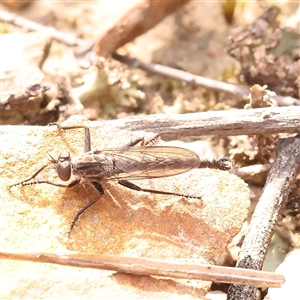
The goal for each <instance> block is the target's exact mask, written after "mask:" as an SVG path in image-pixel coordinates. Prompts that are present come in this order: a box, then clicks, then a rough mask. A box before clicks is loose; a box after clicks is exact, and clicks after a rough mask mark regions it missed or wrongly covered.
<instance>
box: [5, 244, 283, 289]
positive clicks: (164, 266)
mask: <svg viewBox="0 0 300 300" xmlns="http://www.w3.org/2000/svg"><path fill="white" fill-rule="evenodd" d="M0 258H2V259H3V258H4V259H14V260H27V261H33V262H42V263H53V264H59V265H67V266H75V267H81V268H93V269H102V270H112V271H117V272H122V273H129V274H138V275H148V276H151V275H153V276H163V277H171V278H172V277H173V278H183V279H197V280H204V281H215V282H220V283H235V284H252V285H254V286H258V287H280V286H281V285H282V284H283V283H284V277H283V276H282V275H278V274H274V273H270V272H262V271H256V270H245V269H238V268H229V267H221V266H213V265H204V264H196V263H185V262H174V261H172V262H168V261H165V260H158V259H150V258H141V257H124V256H118V255H109V254H87V253H71V252H67V253H57V254H55V253H45V252H22V251H2V250H0Z"/></svg>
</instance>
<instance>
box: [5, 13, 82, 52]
mask: <svg viewBox="0 0 300 300" xmlns="http://www.w3.org/2000/svg"><path fill="white" fill-rule="evenodd" d="M0 20H1V21H3V22H6V23H8V24H12V25H14V26H17V27H20V28H24V29H27V30H32V31H37V32H43V33H44V34H46V35H48V36H50V37H51V38H53V39H54V40H56V41H58V42H62V43H64V44H65V45H67V46H71V47H75V46H79V45H81V44H82V43H86V42H85V41H84V40H82V39H78V38H76V36H75V35H73V34H69V33H64V32H61V31H59V30H57V29H55V28H54V27H49V26H44V25H41V24H39V23H36V22H33V21H30V20H28V19H25V18H22V17H19V16H17V15H15V14H12V13H9V12H6V11H1V13H0Z"/></svg>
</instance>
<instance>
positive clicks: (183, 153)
mask: <svg viewBox="0 0 300 300" xmlns="http://www.w3.org/2000/svg"><path fill="white" fill-rule="evenodd" d="M103 152H104V153H107V154H109V155H110V156H111V157H113V159H114V165H115V170H114V172H112V173H110V174H109V176H107V177H106V178H105V179H107V180H108V179H130V180H134V179H136V180H137V179H147V178H159V177H167V176H173V175H177V174H182V173H185V172H188V171H189V170H191V169H194V168H198V167H199V157H198V155H197V154H196V153H194V152H193V151H190V150H188V149H184V148H179V147H169V146H148V147H132V148H129V149H128V150H126V151H122V152H119V153H118V152H117V151H116V150H104V151H103Z"/></svg>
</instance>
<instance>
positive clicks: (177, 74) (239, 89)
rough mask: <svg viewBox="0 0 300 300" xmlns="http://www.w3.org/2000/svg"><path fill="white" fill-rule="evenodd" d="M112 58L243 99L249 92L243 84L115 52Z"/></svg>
mask: <svg viewBox="0 0 300 300" xmlns="http://www.w3.org/2000/svg"><path fill="white" fill-rule="evenodd" d="M112 58H113V59H115V60H117V61H119V62H122V63H124V64H127V65H129V66H132V67H134V68H139V69H141V70H144V71H146V72H149V73H154V74H160V75H163V76H167V77H169V78H172V79H175V80H179V81H181V82H184V83H187V84H192V85H196V86H201V87H205V88H209V89H213V90H216V91H220V92H228V93H231V94H234V95H239V96H242V97H243V98H245V99H246V98H247V96H248V94H249V89H248V88H247V87H244V86H238V85H234V84H229V83H226V82H221V81H217V80H213V79H209V78H205V77H201V76H197V75H194V74H191V73H189V72H185V71H181V70H177V69H174V68H170V67H166V66H163V65H158V64H151V63H144V62H142V61H140V60H138V59H136V58H131V57H129V56H124V55H120V54H117V53H113V54H112Z"/></svg>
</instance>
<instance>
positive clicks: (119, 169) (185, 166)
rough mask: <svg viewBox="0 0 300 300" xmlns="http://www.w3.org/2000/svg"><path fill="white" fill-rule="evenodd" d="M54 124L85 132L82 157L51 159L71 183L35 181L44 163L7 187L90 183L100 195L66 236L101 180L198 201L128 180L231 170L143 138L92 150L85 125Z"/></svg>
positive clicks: (219, 161) (227, 163) (225, 162)
mask: <svg viewBox="0 0 300 300" xmlns="http://www.w3.org/2000/svg"><path fill="white" fill-rule="evenodd" d="M53 125H57V126H58V128H59V129H63V130H66V129H76V128H84V130H85V141H84V153H83V154H82V155H81V156H79V157H78V158H72V157H71V154H70V153H69V152H67V151H63V152H62V153H61V154H60V155H59V157H58V159H54V158H53V157H51V163H52V164H53V165H54V166H55V170H56V173H57V175H58V177H59V179H60V180H62V181H69V179H70V178H71V175H73V177H74V180H73V181H72V182H70V183H68V184H58V183H54V182H51V181H48V180H35V178H36V176H37V175H38V174H39V173H40V172H41V171H42V170H44V169H45V168H46V167H47V166H48V165H49V164H46V165H44V166H42V167H41V168H40V169H39V170H38V171H37V172H35V173H34V174H33V175H32V176H30V177H29V178H27V179H25V180H22V181H21V182H18V183H15V184H13V185H11V186H10V187H13V186H17V185H22V186H25V185H32V184H41V183H46V184H51V185H54V186H57V187H64V188H71V187H73V186H75V185H76V184H78V183H79V182H80V180H81V179H82V178H84V179H86V180H89V181H90V182H91V184H92V185H93V186H94V187H95V189H96V190H97V191H98V192H99V195H98V196H97V197H96V198H95V199H93V200H92V201H90V202H89V203H88V204H86V205H85V206H84V207H83V208H81V209H80V210H79V211H78V212H77V214H76V215H75V217H74V219H73V221H72V223H71V226H70V230H69V234H70V232H71V231H72V229H73V227H74V225H75V223H76V221H77V220H78V218H79V216H80V215H81V214H82V213H83V212H84V211H86V210H87V209H88V208H89V207H91V206H92V205H93V204H95V203H96V202H97V201H98V200H99V199H100V198H101V196H102V195H103V194H104V190H103V188H102V186H101V183H100V182H101V181H107V180H116V181H117V182H118V183H119V184H120V185H122V186H124V187H126V188H129V189H132V190H135V191H141V192H149V193H154V194H162V195H175V196H185V197H193V198H201V197H195V196H187V195H183V194H180V193H174V192H166V191H159V190H154V189H146V188H141V187H139V186H138V185H136V184H134V183H132V182H130V181H128V180H140V179H151V178H161V177H168V176H173V175H178V174H182V173H185V172H188V171H189V170H192V169H197V168H215V169H220V170H229V169H231V168H232V167H233V163H232V161H231V160H230V158H228V157H216V158H212V159H207V158H204V159H203V158H200V157H199V156H198V155H197V154H196V153H195V152H193V151H191V150H188V149H184V148H180V147H173V146H171V147H170V146H147V144H149V143H150V142H151V141H152V140H151V141H150V142H148V143H146V144H145V141H144V139H143V138H140V139H137V140H136V141H134V142H132V143H130V144H128V145H126V146H124V147H121V148H119V149H105V150H93V151H92V150H91V139H90V130H89V128H87V127H85V126H68V127H65V126H61V125H59V124H57V123H53ZM138 143H142V144H143V145H144V146H136V145H137V144H138Z"/></svg>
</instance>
